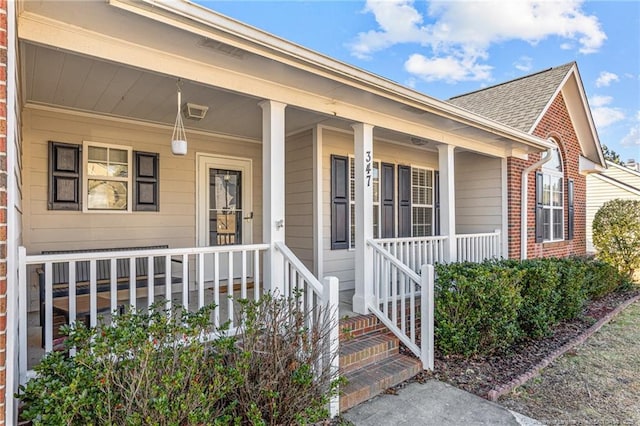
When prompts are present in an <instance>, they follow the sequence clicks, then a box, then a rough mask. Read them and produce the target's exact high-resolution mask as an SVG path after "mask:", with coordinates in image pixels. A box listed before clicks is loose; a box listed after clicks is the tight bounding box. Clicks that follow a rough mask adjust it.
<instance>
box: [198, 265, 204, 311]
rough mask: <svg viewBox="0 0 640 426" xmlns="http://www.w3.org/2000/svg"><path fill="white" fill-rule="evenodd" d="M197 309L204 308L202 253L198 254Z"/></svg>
mask: <svg viewBox="0 0 640 426" xmlns="http://www.w3.org/2000/svg"><path fill="white" fill-rule="evenodd" d="M197 286H198V309H201V308H202V307H204V253H199V254H198V283H197Z"/></svg>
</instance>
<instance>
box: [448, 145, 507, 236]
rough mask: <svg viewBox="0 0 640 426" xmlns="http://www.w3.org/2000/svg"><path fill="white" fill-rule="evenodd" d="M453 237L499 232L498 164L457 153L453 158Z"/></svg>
mask: <svg viewBox="0 0 640 426" xmlns="http://www.w3.org/2000/svg"><path fill="white" fill-rule="evenodd" d="M455 185H456V191H455V192H456V233H459V234H473V233H479V232H493V231H495V230H496V229H501V228H502V160H501V159H500V158H495V157H487V156H485V155H480V154H475V153H472V152H461V153H456V155H455Z"/></svg>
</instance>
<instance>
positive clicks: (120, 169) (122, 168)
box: [109, 164, 129, 178]
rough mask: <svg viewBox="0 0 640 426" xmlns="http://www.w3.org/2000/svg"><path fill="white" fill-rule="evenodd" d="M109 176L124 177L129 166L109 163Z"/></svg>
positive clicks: (127, 174) (127, 173)
mask: <svg viewBox="0 0 640 426" xmlns="http://www.w3.org/2000/svg"><path fill="white" fill-rule="evenodd" d="M109 176H114V177H123V178H126V177H127V176H129V167H128V166H127V165H126V164H109Z"/></svg>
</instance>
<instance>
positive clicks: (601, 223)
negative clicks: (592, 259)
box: [593, 199, 640, 278]
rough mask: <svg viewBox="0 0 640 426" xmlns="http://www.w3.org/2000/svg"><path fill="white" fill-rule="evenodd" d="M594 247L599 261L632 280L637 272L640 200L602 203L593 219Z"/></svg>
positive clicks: (638, 266)
mask: <svg viewBox="0 0 640 426" xmlns="http://www.w3.org/2000/svg"><path fill="white" fill-rule="evenodd" d="M593 244H594V245H595V246H596V248H597V249H598V254H597V256H598V258H599V259H601V260H603V261H605V262H607V263H610V264H612V265H613V266H615V267H617V268H618V269H619V270H620V271H621V272H622V273H623V274H625V275H627V276H628V277H629V278H631V277H632V276H633V273H634V270H635V269H638V268H640V200H621V199H615V200H611V201H607V202H606V203H604V204H603V205H602V207H600V209H599V210H598V211H597V212H596V215H595V217H594V218H593Z"/></svg>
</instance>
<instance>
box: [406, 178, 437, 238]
mask: <svg viewBox="0 0 640 426" xmlns="http://www.w3.org/2000/svg"><path fill="white" fill-rule="evenodd" d="M411 216H412V217H411V234H412V236H413V237H427V236H431V235H433V170H429V169H423V168H419V167H412V168H411Z"/></svg>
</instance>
